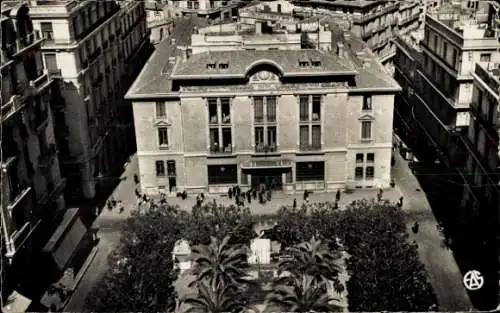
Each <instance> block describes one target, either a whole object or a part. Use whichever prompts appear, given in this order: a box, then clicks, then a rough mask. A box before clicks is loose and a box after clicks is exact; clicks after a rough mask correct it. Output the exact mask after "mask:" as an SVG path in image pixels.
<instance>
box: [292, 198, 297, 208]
mask: <svg viewBox="0 0 500 313" xmlns="http://www.w3.org/2000/svg"><path fill="white" fill-rule="evenodd" d="M293 208H294V209H296V208H297V198H293Z"/></svg>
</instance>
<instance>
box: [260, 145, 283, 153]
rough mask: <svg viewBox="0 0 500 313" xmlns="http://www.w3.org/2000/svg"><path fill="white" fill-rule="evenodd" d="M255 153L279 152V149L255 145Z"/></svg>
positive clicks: (273, 146) (271, 146) (272, 146)
mask: <svg viewBox="0 0 500 313" xmlns="http://www.w3.org/2000/svg"><path fill="white" fill-rule="evenodd" d="M255 152H257V153H273V152H278V147H277V146H276V145H264V144H257V145H255Z"/></svg>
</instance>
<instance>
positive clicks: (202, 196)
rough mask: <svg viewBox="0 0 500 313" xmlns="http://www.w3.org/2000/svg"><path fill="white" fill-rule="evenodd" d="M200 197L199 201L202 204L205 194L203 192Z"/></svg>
mask: <svg viewBox="0 0 500 313" xmlns="http://www.w3.org/2000/svg"><path fill="white" fill-rule="evenodd" d="M200 196H201V201H202V202H203V201H205V194H204V193H203V192H202V193H201V194H200Z"/></svg>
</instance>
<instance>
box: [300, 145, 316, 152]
mask: <svg viewBox="0 0 500 313" xmlns="http://www.w3.org/2000/svg"><path fill="white" fill-rule="evenodd" d="M299 150H300V151H317V150H321V144H312V145H310V144H300V145H299Z"/></svg>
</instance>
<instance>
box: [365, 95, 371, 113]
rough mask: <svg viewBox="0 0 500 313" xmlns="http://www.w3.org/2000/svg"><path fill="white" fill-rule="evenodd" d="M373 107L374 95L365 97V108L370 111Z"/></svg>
mask: <svg viewBox="0 0 500 313" xmlns="http://www.w3.org/2000/svg"><path fill="white" fill-rule="evenodd" d="M371 109H372V96H364V97H363V110H364V111H369V110H371Z"/></svg>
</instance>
